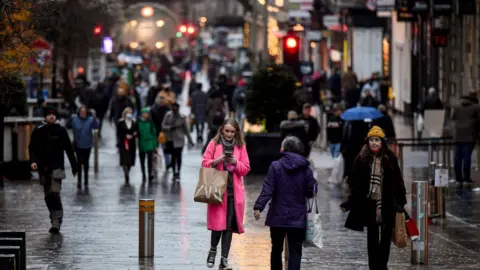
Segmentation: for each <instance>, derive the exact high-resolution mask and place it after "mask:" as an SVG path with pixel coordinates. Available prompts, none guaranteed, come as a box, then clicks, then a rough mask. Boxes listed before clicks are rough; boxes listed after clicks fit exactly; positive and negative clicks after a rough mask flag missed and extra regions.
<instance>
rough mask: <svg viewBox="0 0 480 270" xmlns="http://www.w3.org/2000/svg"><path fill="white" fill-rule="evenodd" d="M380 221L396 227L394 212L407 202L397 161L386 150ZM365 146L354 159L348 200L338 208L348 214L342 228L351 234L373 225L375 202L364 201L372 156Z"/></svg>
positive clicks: (383, 154)
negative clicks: (343, 209)
mask: <svg viewBox="0 0 480 270" xmlns="http://www.w3.org/2000/svg"><path fill="white" fill-rule="evenodd" d="M381 151H382V154H381V156H382V167H383V182H382V220H383V221H384V224H385V225H386V226H388V227H390V228H392V227H393V226H394V224H395V213H396V212H397V209H398V208H399V207H404V206H405V204H406V203H407V198H406V189H405V184H404V182H403V178H402V174H401V172H400V167H399V165H398V159H397V157H396V156H395V154H394V153H393V152H392V151H391V150H389V149H388V148H386V147H385V148H382V150H381ZM369 152H370V150H369V149H368V146H366V145H365V146H364V147H363V149H362V151H361V152H360V154H359V155H358V156H357V158H356V159H355V163H354V165H353V170H352V173H351V174H350V175H349V177H348V180H347V184H348V186H349V188H350V195H349V197H348V200H347V201H346V202H344V203H342V205H341V207H342V208H345V209H347V210H349V211H350V213H349V214H348V217H347V220H346V222H345V227H346V228H348V229H351V230H354V231H363V228H364V227H366V226H369V225H374V224H375V223H376V218H375V202H374V201H372V200H369V199H368V198H367V195H368V192H369V188H370V177H371V170H372V168H371V167H372V163H373V157H372V156H371V154H368V153H369Z"/></svg>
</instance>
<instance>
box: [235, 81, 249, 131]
mask: <svg viewBox="0 0 480 270" xmlns="http://www.w3.org/2000/svg"><path fill="white" fill-rule="evenodd" d="M245 89H246V82H245V79H243V78H242V79H240V80H239V81H238V83H237V88H236V89H235V91H234V92H233V98H232V100H233V106H234V107H235V120H236V121H237V122H238V124H239V125H240V128H242V130H243V124H244V123H243V122H244V119H245V103H246V101H247V95H246V93H245Z"/></svg>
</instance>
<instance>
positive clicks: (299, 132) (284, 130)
mask: <svg viewBox="0 0 480 270" xmlns="http://www.w3.org/2000/svg"><path fill="white" fill-rule="evenodd" d="M287 136H294V137H297V138H298V139H300V141H302V143H303V144H304V146H306V145H305V144H308V142H309V139H308V134H307V124H306V123H305V121H303V120H284V121H282V122H281V123H280V138H281V140H282V141H283V140H284V139H285V137H287Z"/></svg>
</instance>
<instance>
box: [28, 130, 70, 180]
mask: <svg viewBox="0 0 480 270" xmlns="http://www.w3.org/2000/svg"><path fill="white" fill-rule="evenodd" d="M28 151H29V155H30V160H31V162H32V163H33V162H35V163H37V165H38V167H39V168H41V169H48V170H55V169H65V161H64V153H67V156H68V159H69V161H70V165H71V166H72V171H73V172H76V171H77V158H76V157H75V153H74V151H73V146H72V143H71V141H70V137H68V133H67V130H66V129H65V128H64V127H62V126H61V125H60V124H46V123H43V124H41V125H39V126H37V127H35V129H34V130H33V131H32V136H31V140H30V145H29V146H28Z"/></svg>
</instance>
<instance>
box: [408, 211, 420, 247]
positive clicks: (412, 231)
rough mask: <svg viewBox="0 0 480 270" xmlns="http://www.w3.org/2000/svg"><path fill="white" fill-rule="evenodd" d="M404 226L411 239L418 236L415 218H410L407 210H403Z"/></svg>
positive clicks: (413, 239)
mask: <svg viewBox="0 0 480 270" xmlns="http://www.w3.org/2000/svg"><path fill="white" fill-rule="evenodd" d="M405 227H406V228H407V235H408V236H409V237H410V239H411V240H412V241H416V240H417V239H419V238H420V232H419V231H418V227H417V224H416V223H415V220H413V219H411V218H410V216H409V215H408V213H407V212H405Z"/></svg>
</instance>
